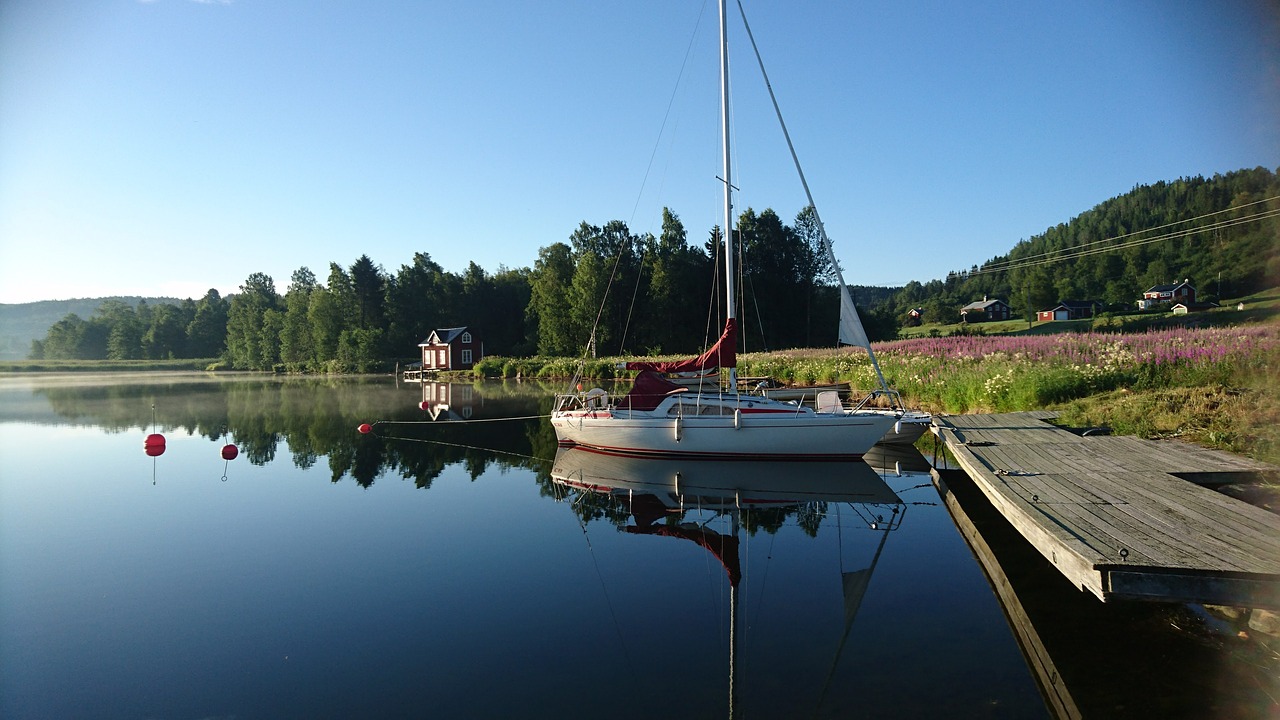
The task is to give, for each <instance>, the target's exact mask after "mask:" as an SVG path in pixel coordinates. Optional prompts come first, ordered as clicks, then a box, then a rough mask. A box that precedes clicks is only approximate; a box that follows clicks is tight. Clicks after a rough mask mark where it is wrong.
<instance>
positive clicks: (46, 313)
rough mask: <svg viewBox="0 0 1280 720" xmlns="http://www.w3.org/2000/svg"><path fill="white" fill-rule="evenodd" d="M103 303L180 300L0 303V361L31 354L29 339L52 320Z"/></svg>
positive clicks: (94, 309) (83, 313)
mask: <svg viewBox="0 0 1280 720" xmlns="http://www.w3.org/2000/svg"><path fill="white" fill-rule="evenodd" d="M107 302H121V303H125V304H126V305H129V306H131V307H134V306H137V305H138V303H147V304H150V305H158V304H169V305H176V304H178V303H179V302H180V301H179V300H178V299H177V298H162V297H149V298H143V297H108V298H78V299H74V300H42V301H40V302H33V303H14V304H0V360H18V359H21V358H24V357H27V356H28V355H29V354H30V353H31V341H33V340H39V339H40V338H43V337H44V336H45V334H46V333H48V332H49V327H50V326H52V325H53V324H54V323H55V322H57V321H59V320H61V319H62V318H64V317H66V316H67V315H71V314H75V315H77V316H79V317H83V318H87V317H90V316H91V315H93V314H94V313H95V312H97V311H98V308H99V307H101V306H102V304H103V303H107Z"/></svg>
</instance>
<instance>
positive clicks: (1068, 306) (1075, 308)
mask: <svg viewBox="0 0 1280 720" xmlns="http://www.w3.org/2000/svg"><path fill="white" fill-rule="evenodd" d="M1100 307H1102V303H1100V302H1098V301H1097V300H1062V301H1061V302H1059V303H1058V304H1057V306H1055V307H1052V308H1049V309H1048V310H1040V311H1039V312H1037V313H1036V319H1037V320H1039V321H1040V322H1048V321H1050V320H1079V319H1081V318H1091V317H1093V316H1094V315H1095V314H1096V313H1097V312H1098V308H1100Z"/></svg>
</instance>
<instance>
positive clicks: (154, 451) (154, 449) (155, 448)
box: [145, 443, 164, 457]
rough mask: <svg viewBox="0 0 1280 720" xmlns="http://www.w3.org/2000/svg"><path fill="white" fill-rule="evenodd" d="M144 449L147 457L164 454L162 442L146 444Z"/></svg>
mask: <svg viewBox="0 0 1280 720" xmlns="http://www.w3.org/2000/svg"><path fill="white" fill-rule="evenodd" d="M145 450H146V453H147V456H148V457H159V456H160V455H163V454H164V443H161V444H159V445H148V446H146V448H145Z"/></svg>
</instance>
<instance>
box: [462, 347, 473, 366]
mask: <svg viewBox="0 0 1280 720" xmlns="http://www.w3.org/2000/svg"><path fill="white" fill-rule="evenodd" d="M462 364H463V365H470V364H471V351H470V350H463V351H462Z"/></svg>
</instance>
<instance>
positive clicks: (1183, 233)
mask: <svg viewBox="0 0 1280 720" xmlns="http://www.w3.org/2000/svg"><path fill="white" fill-rule="evenodd" d="M1276 199H1280V198H1267V199H1266V200H1260V201H1258V202H1257V203H1249V204H1250V205H1256V204H1259V203H1263V202H1269V201H1271V200H1276ZM1241 207H1246V206H1241ZM1239 209H1240V208H1239V207H1237V208H1230V210H1239ZM1223 212H1227V211H1226V210H1220V211H1218V212H1213V213H1208V214H1205V215H1201V216H1198V217H1195V218H1189V219H1187V220H1180V221H1178V222H1174V223H1168V224H1166V225H1161V226H1159V227H1154V228H1147V229H1145V230H1137V231H1134V232H1131V233H1126V234H1124V235H1118V236H1116V237H1112V238H1107V239H1105V240H1095V241H1093V242H1090V243H1085V244H1083V245H1079V246H1076V247H1074V248H1068V249H1059V250H1052V251H1047V252H1043V253H1038V254H1035V255H1029V256H1027V257H1024V258H1018V259H1016V260H1005V261H1000V262H995V263H988V264H987V265H984V266H983V267H981V268H979V269H978V270H970V271H963V272H960V273H956V274H958V275H965V276H970V277H971V276H973V275H983V274H989V273H994V272H1005V271H1010V270H1018V269H1022V268H1028V267H1036V266H1039V265H1047V264H1050V263H1055V262H1061V261H1064V260H1074V259H1077V258H1081V257H1086V256H1089V255H1097V254H1101V253H1107V252H1114V251H1117V250H1125V249H1128V248H1133V247H1139V246H1142V245H1148V244H1151V243H1155V242H1160V241H1162V240H1170V239H1177V238H1185V237H1188V236H1190V235H1195V234H1198V233H1202V232H1208V231H1211V230H1221V229H1224V228H1229V227H1234V226H1237V225H1243V224H1246V223H1251V222H1257V221H1260V220H1266V219H1269V218H1274V217H1277V216H1280V209H1271V210H1264V211H1262V212H1257V213H1253V214H1250V215H1246V216H1244V217H1239V218H1231V219H1227V220H1220V221H1218V222H1215V223H1210V224H1208V225H1203V226H1200V227H1195V228H1188V229H1186V230H1180V231H1177V232H1171V233H1164V234H1162V235H1157V236H1154V237H1143V238H1136V239H1133V240H1130V241H1128V242H1124V243H1119V244H1109V245H1106V246H1105V247H1097V246H1099V245H1102V244H1103V243H1115V241H1117V240H1121V239H1124V238H1127V237H1133V236H1135V235H1142V234H1145V233H1149V232H1153V231H1156V230H1161V229H1164V228H1169V227H1173V226H1175V225H1182V224H1185V223H1188V222H1192V221H1194V220H1201V219H1204V218H1207V217H1211V216H1213V215H1219V214H1221V213H1223Z"/></svg>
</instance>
